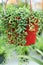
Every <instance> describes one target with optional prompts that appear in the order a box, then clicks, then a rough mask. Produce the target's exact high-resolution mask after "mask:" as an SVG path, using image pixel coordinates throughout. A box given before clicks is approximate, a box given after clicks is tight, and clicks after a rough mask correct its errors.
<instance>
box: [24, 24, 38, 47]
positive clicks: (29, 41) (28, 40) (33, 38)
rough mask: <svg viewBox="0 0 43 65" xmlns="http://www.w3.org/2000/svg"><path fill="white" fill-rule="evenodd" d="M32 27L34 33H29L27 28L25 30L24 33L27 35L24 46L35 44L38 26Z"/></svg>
mask: <svg viewBox="0 0 43 65" xmlns="http://www.w3.org/2000/svg"><path fill="white" fill-rule="evenodd" d="M34 27H35V31H30V30H29V27H27V28H26V32H27V33H28V35H27V36H26V44H25V46H29V45H32V44H35V41H36V32H37V31H38V25H35V24H34Z"/></svg>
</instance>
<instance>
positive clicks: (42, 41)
mask: <svg viewBox="0 0 43 65" xmlns="http://www.w3.org/2000/svg"><path fill="white" fill-rule="evenodd" d="M35 47H36V48H37V49H39V50H41V51H43V37H41V36H39V37H37V41H36V44H35Z"/></svg>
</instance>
